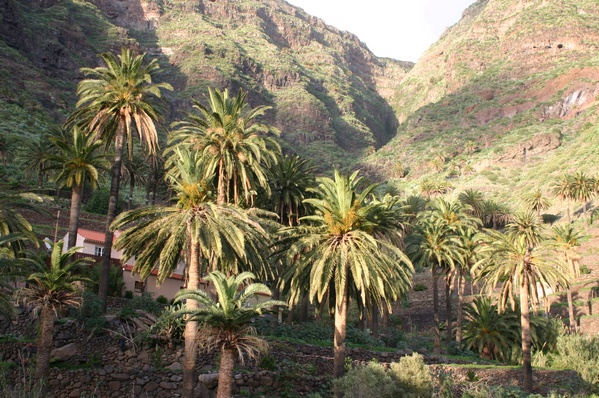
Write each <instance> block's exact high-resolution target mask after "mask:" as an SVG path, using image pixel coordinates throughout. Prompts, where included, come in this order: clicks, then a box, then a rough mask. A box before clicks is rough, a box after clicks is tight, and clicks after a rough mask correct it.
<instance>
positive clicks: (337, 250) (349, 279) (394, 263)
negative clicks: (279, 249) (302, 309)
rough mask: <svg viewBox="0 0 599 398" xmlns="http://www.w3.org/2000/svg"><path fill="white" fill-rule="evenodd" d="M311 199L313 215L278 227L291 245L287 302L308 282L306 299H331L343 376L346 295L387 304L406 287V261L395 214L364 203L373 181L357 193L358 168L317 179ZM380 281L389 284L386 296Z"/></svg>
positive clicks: (337, 372) (336, 368)
mask: <svg viewBox="0 0 599 398" xmlns="http://www.w3.org/2000/svg"><path fill="white" fill-rule="evenodd" d="M318 183H319V185H318V187H317V188H316V189H315V192H314V194H315V195H316V197H315V198H310V199H306V200H305V202H306V203H308V204H310V205H312V206H313V207H314V208H315V210H316V213H315V214H314V215H309V216H306V217H303V218H302V223H305V224H302V225H300V226H299V227H295V228H288V229H286V230H285V231H284V233H286V234H290V235H291V237H292V239H293V240H294V241H293V243H292V244H291V245H290V247H289V248H288V249H286V250H285V252H286V254H287V259H288V260H289V261H290V262H291V263H292V268H291V269H290V270H289V272H288V274H287V278H286V280H288V281H289V285H290V287H291V292H292V296H291V301H294V299H295V298H296V297H297V295H299V294H301V292H302V291H303V289H304V287H306V286H309V293H308V294H309V297H310V299H311V300H312V301H314V299H317V300H318V301H319V302H322V301H323V300H324V298H325V296H326V295H327V294H328V295H329V297H334V301H335V335H334V365H333V374H334V376H335V377H340V376H342V375H343V371H344V363H345V337H346V326H347V308H348V303H349V298H350V296H353V297H355V298H356V299H357V300H358V301H359V302H360V303H361V304H362V305H364V306H367V305H369V304H371V303H370V302H369V300H375V302H376V303H377V304H379V305H380V304H381V303H382V302H383V301H386V302H391V301H393V300H395V299H397V297H398V292H406V291H407V290H408V289H409V287H410V285H411V275H412V272H413V268H412V264H411V263H410V260H409V259H408V258H407V257H406V256H405V254H404V253H403V252H402V251H401V250H400V248H399V246H400V242H401V239H402V236H401V223H400V221H399V217H398V213H397V212H396V211H395V210H394V209H393V210H391V209H390V208H389V207H388V206H387V205H383V204H381V203H380V202H378V201H370V200H369V199H368V198H369V196H370V195H371V193H372V191H373V189H374V188H375V185H371V186H369V187H367V188H366V189H364V190H363V191H361V192H358V184H359V183H360V178H359V177H358V172H355V173H353V174H352V175H351V176H350V175H341V174H340V173H339V172H338V171H335V177H334V179H330V178H320V179H319V180H318ZM386 285H389V286H394V287H395V290H394V291H393V292H392V294H393V295H394V296H395V297H393V296H392V297H387V295H388V294H389V291H388V290H387V289H386V288H385V286H386Z"/></svg>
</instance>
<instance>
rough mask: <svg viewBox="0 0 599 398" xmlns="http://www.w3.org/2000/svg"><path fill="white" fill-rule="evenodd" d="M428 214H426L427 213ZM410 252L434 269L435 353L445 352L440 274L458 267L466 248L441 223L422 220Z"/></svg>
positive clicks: (409, 244)
mask: <svg viewBox="0 0 599 398" xmlns="http://www.w3.org/2000/svg"><path fill="white" fill-rule="evenodd" d="M423 214H424V213H423ZM406 244H407V251H408V255H409V256H410V258H411V260H412V261H413V262H414V264H418V265H420V266H422V267H428V266H430V267H431V273H432V279H433V320H434V324H435V346H434V348H433V352H435V353H436V354H438V353H440V352H441V328H440V323H441V322H440V319H439V274H438V271H439V270H440V269H442V268H443V267H448V268H449V269H453V268H455V264H456V262H457V261H460V259H461V257H462V248H461V245H460V241H459V239H458V237H457V235H455V234H453V233H451V230H450V229H449V228H448V227H447V225H444V224H443V223H440V222H435V221H433V220H431V219H430V218H429V217H422V218H421V219H420V220H419V223H418V225H417V227H416V229H415V230H414V231H413V233H412V234H410V235H408V237H407V238H406Z"/></svg>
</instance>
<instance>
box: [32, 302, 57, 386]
mask: <svg viewBox="0 0 599 398" xmlns="http://www.w3.org/2000/svg"><path fill="white" fill-rule="evenodd" d="M53 341H54V311H53V310H52V309H51V308H44V309H43V310H42V324H41V336H40V341H39V344H38V347H37V356H36V363H35V380H36V383H40V384H38V386H39V387H40V390H41V396H46V389H47V383H48V371H49V369H50V355H51V354H52V342H53Z"/></svg>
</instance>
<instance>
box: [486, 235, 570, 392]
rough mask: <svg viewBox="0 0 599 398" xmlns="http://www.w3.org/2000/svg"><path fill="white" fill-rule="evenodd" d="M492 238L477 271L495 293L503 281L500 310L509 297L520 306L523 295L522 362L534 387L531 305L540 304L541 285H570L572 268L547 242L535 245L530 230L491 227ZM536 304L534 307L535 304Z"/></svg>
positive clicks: (526, 384) (527, 386) (527, 385)
mask: <svg viewBox="0 0 599 398" xmlns="http://www.w3.org/2000/svg"><path fill="white" fill-rule="evenodd" d="M488 234H489V238H490V242H489V245H488V246H487V247H486V248H485V249H486V253H487V255H486V256H485V258H483V259H482V260H481V261H479V262H478V263H477V265H476V266H475V267H476V274H477V278H478V279H479V280H482V281H484V285H485V288H487V289H488V291H489V293H491V292H492V291H493V290H494V289H495V287H497V285H498V284H500V283H501V284H502V286H501V290H500V293H499V310H500V311H504V310H505V308H506V306H507V303H508V301H509V302H510V303H511V304H512V308H514V309H515V308H516V302H515V296H516V295H519V296H520V310H521V311H520V324H521V327H522V330H521V335H522V363H523V374H524V383H523V387H524V389H525V390H526V391H529V392H530V391H531V390H532V366H531V332H530V310H529V308H530V305H531V304H535V303H536V304H538V303H539V298H540V295H539V293H538V288H539V287H541V288H542V289H543V290H544V289H545V288H546V287H553V288H555V287H556V286H561V287H564V288H566V287H567V286H568V283H569V282H568V277H567V276H568V275H569V272H568V270H567V269H566V267H565V265H564V264H563V263H562V262H560V261H558V260H557V259H556V258H554V256H551V253H550V250H548V249H549V247H548V246H547V245H545V244H544V242H541V243H539V244H538V245H536V246H533V245H531V241H530V240H529V238H528V237H527V234H515V233H512V234H503V233H500V232H497V231H488ZM533 308H534V307H533Z"/></svg>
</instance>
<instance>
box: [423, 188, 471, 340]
mask: <svg viewBox="0 0 599 398" xmlns="http://www.w3.org/2000/svg"><path fill="white" fill-rule="evenodd" d="M471 213H472V209H471V208H470V206H468V205H465V204H463V203H462V202H460V201H459V200H457V201H446V200H444V199H443V198H439V199H436V200H435V201H433V203H432V208H431V210H430V212H428V213H427V214H426V215H425V217H428V218H429V219H430V220H431V221H432V222H434V223H438V224H440V225H441V226H442V227H445V228H446V229H447V231H446V233H447V234H448V235H449V236H453V237H454V238H457V239H456V240H455V242H456V243H457V244H458V245H459V246H460V247H459V251H460V253H458V254H461V255H460V257H459V258H454V260H456V261H454V262H448V263H444V264H443V265H444V271H445V317H446V326H447V327H446V331H447V337H446V342H447V344H449V343H450V342H451V340H452V338H453V325H452V306H451V293H452V290H453V283H454V281H455V279H456V278H457V279H461V276H462V275H463V273H464V272H465V271H464V270H462V269H461V267H460V264H465V262H466V261H465V259H464V258H463V255H464V254H465V253H464V250H463V249H464V248H463V247H462V246H461V244H462V243H463V242H464V241H463V240H462V239H460V237H461V235H462V234H463V233H464V230H465V229H475V230H476V229H478V228H479V227H480V226H481V221H480V219H478V218H476V217H474V216H472V215H471Z"/></svg>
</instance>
